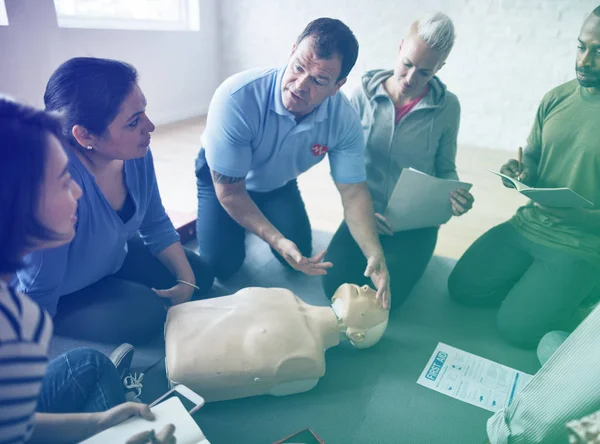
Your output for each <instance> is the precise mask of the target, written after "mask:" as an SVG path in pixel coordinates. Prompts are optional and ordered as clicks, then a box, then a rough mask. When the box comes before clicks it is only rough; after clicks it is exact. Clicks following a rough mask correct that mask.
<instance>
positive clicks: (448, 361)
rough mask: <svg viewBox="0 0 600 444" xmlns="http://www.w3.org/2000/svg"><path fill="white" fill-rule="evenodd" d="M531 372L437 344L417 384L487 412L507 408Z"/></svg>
mask: <svg viewBox="0 0 600 444" xmlns="http://www.w3.org/2000/svg"><path fill="white" fill-rule="evenodd" d="M531 378H532V376H531V375H529V374H527V373H523V372H521V371H519V370H515V369H512V368H510V367H506V366H505V365H502V364H498V363H496V362H494V361H490V360H489V359H485V358H482V357H479V356H476V355H473V354H471V353H468V352H465V351H462V350H459V349H457V348H454V347H451V346H449V345H446V344H444V343H441V342H440V343H439V344H438V345H437V347H436V349H435V351H434V352H433V355H431V358H430V359H429V362H428V363H427V366H426V367H425V369H424V370H423V373H421V376H420V377H419V379H418V381H417V383H418V384H420V385H422V386H424V387H427V388H430V389H432V390H435V391H437V392H440V393H443V394H445V395H447V396H450V397H452V398H456V399H459V400H461V401H463V402H467V403H469V404H472V405H476V406H477V407H481V408H484V409H486V410H489V411H490V412H496V411H497V410H500V409H503V408H505V407H508V406H509V405H510V404H511V403H512V401H513V399H514V397H515V396H516V394H517V393H519V392H520V391H521V390H522V389H523V387H525V385H526V384H527V383H528V382H529V380H530V379H531Z"/></svg>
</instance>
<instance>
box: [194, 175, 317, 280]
mask: <svg viewBox="0 0 600 444" xmlns="http://www.w3.org/2000/svg"><path fill="white" fill-rule="evenodd" d="M197 184H198V219H197V221H196V232H197V236H198V248H199V250H200V255H201V256H202V258H203V259H205V260H206V261H207V262H208V263H209V265H210V266H211V267H212V269H213V271H214V272H215V276H216V277H217V278H219V279H222V280H224V279H227V278H229V277H231V276H232V275H233V274H234V273H236V272H237V271H238V270H239V269H240V267H241V266H242V263H243V262H244V259H245V257H246V247H245V237H246V232H245V230H244V228H243V227H242V226H241V225H239V224H238V223H237V222H236V221H234V220H233V219H232V218H231V217H230V216H229V214H227V212H226V211H225V210H224V209H223V207H222V206H221V203H220V202H219V199H218V198H217V195H216V194H215V188H214V185H213V182H212V178H211V176H210V169H209V168H208V166H207V165H205V166H204V167H202V169H200V171H198V173H197ZM248 194H249V195H250V197H251V198H252V200H253V201H254V202H255V203H256V205H257V206H258V208H259V209H260V211H261V212H262V213H263V214H264V215H265V217H266V218H267V219H268V220H269V222H271V223H272V224H273V226H275V228H277V229H278V230H279V231H280V232H281V234H283V235H284V236H285V237H286V238H287V239H289V240H291V241H292V242H294V243H295V244H296V246H297V247H298V249H299V250H300V252H301V253H302V254H303V255H304V256H306V257H310V256H311V253H312V233H311V230H310V222H309V220H308V215H307V214H306V208H305V207H304V202H303V201H302V196H300V190H299V189H298V183H297V182H296V180H291V181H289V182H288V183H287V184H285V185H284V186H283V187H281V188H277V189H276V190H273V191H269V192H266V193H258V192H253V191H249V192H248ZM271 251H273V254H274V255H275V257H276V258H277V259H278V260H279V261H280V262H281V263H282V264H284V265H285V266H289V265H288V263H287V262H286V261H285V260H284V259H283V258H282V257H281V256H280V255H279V254H278V253H277V252H275V251H274V250H273V249H271Z"/></svg>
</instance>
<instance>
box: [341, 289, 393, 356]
mask: <svg viewBox="0 0 600 444" xmlns="http://www.w3.org/2000/svg"><path fill="white" fill-rule="evenodd" d="M331 306H332V307H333V310H334V311H335V313H336V315H337V316H338V318H340V319H341V320H342V322H343V324H344V326H345V333H346V337H347V338H348V340H349V341H350V342H351V343H352V345H353V346H354V347H356V348H368V347H371V346H373V345H375V344H376V343H377V342H379V340H380V339H381V337H382V336H383V333H384V332H385V329H386V328H387V323H388V316H389V310H386V309H384V308H383V306H382V305H381V302H380V301H378V300H377V298H376V293H375V290H373V289H372V288H370V287H369V286H368V285H365V286H363V287H359V286H358V285H355V284H342V285H340V286H339V288H338V289H337V290H336V292H335V294H334V295H333V298H332V299H331Z"/></svg>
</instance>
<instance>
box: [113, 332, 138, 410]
mask: <svg viewBox="0 0 600 444" xmlns="http://www.w3.org/2000/svg"><path fill="white" fill-rule="evenodd" d="M134 353H135V350H134V348H133V345H131V344H127V343H125V344H121V345H119V346H118V347H117V348H116V349H115V351H113V352H112V353H111V354H110V356H109V359H110V360H111V361H112V363H113V364H114V365H115V367H116V368H117V372H118V373H119V377H120V378H121V381H122V382H123V388H124V390H125V397H126V398H127V400H128V401H137V402H140V401H138V398H139V396H140V395H141V394H142V388H143V385H142V380H143V379H144V374H143V373H140V374H137V373H135V374H132V373H131V362H132V361H133V354H134Z"/></svg>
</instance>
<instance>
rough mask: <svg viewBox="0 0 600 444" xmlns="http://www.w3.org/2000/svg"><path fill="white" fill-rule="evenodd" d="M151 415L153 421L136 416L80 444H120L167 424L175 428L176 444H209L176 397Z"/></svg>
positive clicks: (156, 408) (156, 407)
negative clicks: (153, 417)
mask: <svg viewBox="0 0 600 444" xmlns="http://www.w3.org/2000/svg"><path fill="white" fill-rule="evenodd" d="M152 413H154V416H155V419H154V421H148V420H146V419H144V418H142V417H141V416H136V417H133V418H130V419H128V420H127V421H125V422H122V423H121V424H118V425H116V426H114V427H112V428H110V429H108V430H105V431H103V432H101V433H98V434H97V435H94V436H92V437H91V438H89V439H86V440H85V441H83V443H82V444H106V443H122V442H126V441H127V440H128V439H129V438H131V437H132V436H134V435H137V434H138V433H141V432H145V431H147V430H150V429H152V430H154V431H155V432H156V433H158V432H160V431H161V430H162V428H163V427H164V426H166V425H168V424H173V425H174V426H175V438H176V439H177V444H210V442H208V440H207V439H206V438H205V436H204V433H202V430H200V427H198V424H196V422H195V421H194V419H193V418H192V417H191V416H190V414H189V413H188V412H187V410H186V409H185V407H184V406H183V404H182V403H181V401H180V400H179V399H178V398H177V397H172V398H169V399H167V400H166V401H163V402H161V403H160V404H158V405H156V406H154V407H152Z"/></svg>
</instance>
